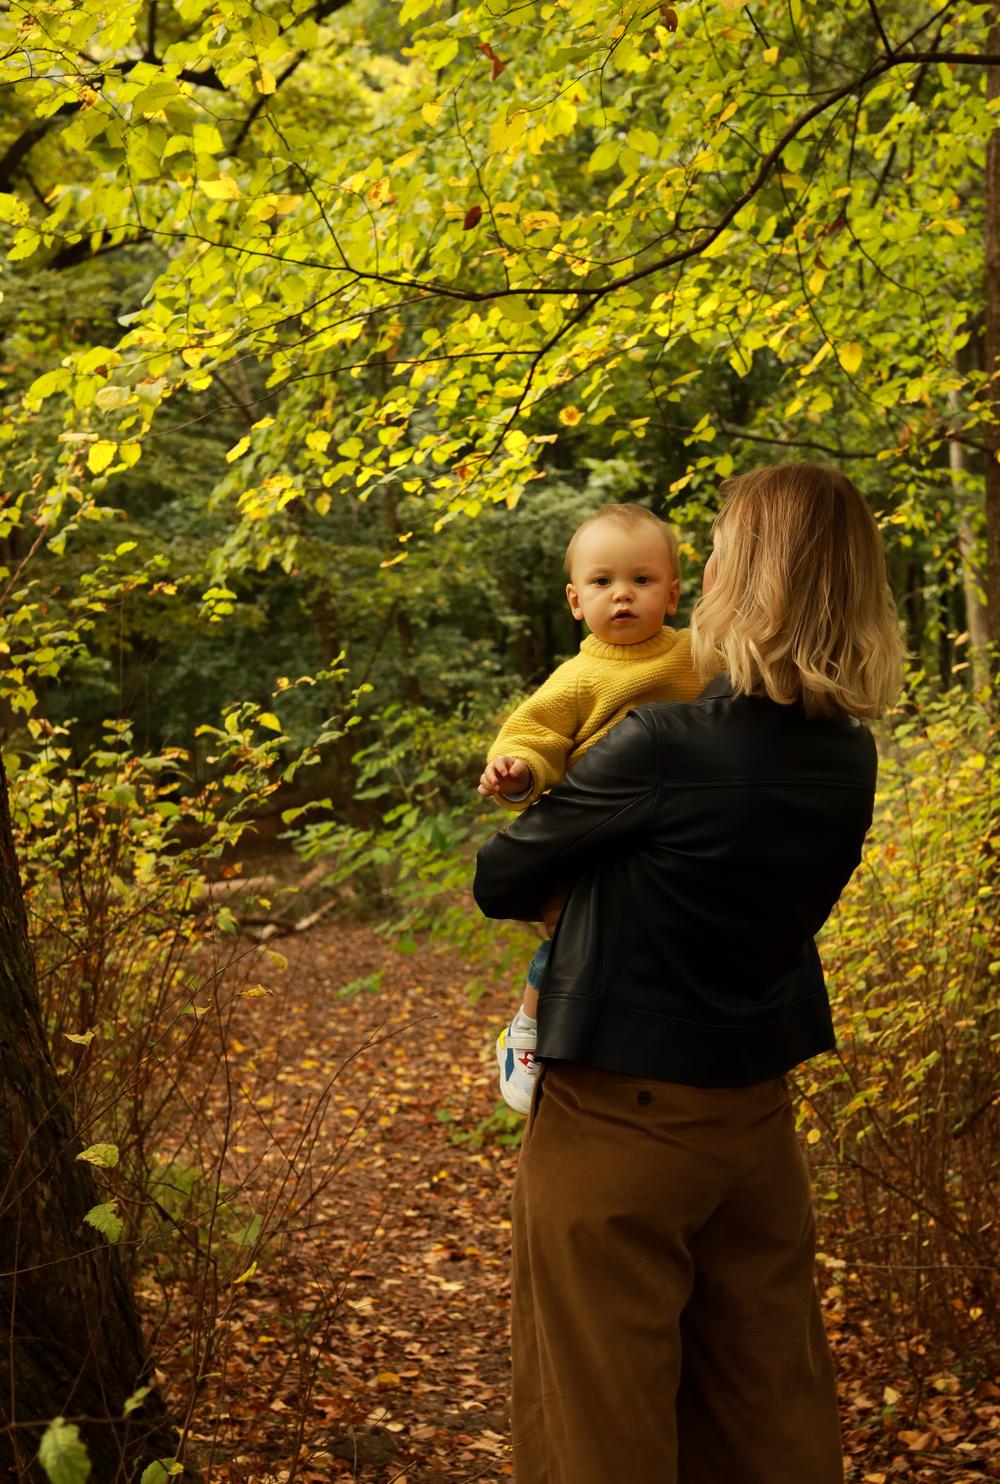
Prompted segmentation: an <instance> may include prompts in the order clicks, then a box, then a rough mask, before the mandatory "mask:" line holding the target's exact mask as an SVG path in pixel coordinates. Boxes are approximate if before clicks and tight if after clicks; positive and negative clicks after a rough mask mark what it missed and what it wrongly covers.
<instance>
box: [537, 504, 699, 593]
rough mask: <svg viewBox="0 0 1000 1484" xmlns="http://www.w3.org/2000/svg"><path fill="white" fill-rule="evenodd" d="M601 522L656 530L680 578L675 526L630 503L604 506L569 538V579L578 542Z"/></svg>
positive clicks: (567, 565)
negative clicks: (593, 526)
mask: <svg viewBox="0 0 1000 1484" xmlns="http://www.w3.org/2000/svg"><path fill="white" fill-rule="evenodd" d="M599 520H613V521H615V522H617V524H618V525H620V526H625V527H629V526H633V527H634V526H650V527H652V528H653V529H655V530H656V531H657V532H658V533H659V534H660V535H661V536H662V537H663V540H664V542H665V543H666V547H667V550H668V552H669V553H670V561H671V564H672V566H673V570H674V576H675V577H679V576H680V575H681V560H680V553H679V551H678V549H677V532H676V531H675V530H674V528H673V526H671V525H668V523H667V522H666V521H665V520H661V519H660V517H659V516H658V515H654V514H653V512H652V511H651V510H647V509H646V506H645V505H635V504H632V503H628V504H625V505H602V507H601V509H600V510H595V511H594V514H593V515H588V516H587V519H586V520H584V521H581V522H580V524H579V525H578V526H577V528H576V530H575V531H574V532H573V534H572V536H571V537H570V538H569V545H568V546H567V548H566V560H565V563H564V566H565V568H566V576H567V577H572V576H573V555H574V553H575V551H576V543H577V541H579V539H580V536H581V535H582V534H583V532H584V531H585V530H586V529H587V527H588V526H592V525H593V524H594V523H595V521H599Z"/></svg>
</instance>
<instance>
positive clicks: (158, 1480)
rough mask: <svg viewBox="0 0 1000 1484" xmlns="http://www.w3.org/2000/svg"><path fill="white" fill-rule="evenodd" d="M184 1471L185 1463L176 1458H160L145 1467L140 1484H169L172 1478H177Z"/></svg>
mask: <svg viewBox="0 0 1000 1484" xmlns="http://www.w3.org/2000/svg"><path fill="white" fill-rule="evenodd" d="M183 1472H184V1465H183V1464H182V1463H178V1462H177V1460H176V1458H158V1459H156V1461H155V1462H154V1463H151V1464H149V1465H148V1466H147V1467H146V1468H144V1469H143V1471H142V1478H141V1479H140V1480H139V1484H168V1481H169V1480H170V1479H176V1477H177V1475H178V1474H183Z"/></svg>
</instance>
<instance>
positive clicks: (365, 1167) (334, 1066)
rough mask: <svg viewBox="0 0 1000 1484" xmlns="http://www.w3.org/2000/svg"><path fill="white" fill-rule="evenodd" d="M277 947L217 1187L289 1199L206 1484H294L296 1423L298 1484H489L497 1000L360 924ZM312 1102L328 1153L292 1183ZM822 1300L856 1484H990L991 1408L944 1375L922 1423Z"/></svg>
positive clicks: (246, 1329) (831, 1292) (830, 1277)
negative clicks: (264, 1190) (472, 992)
mask: <svg viewBox="0 0 1000 1484" xmlns="http://www.w3.org/2000/svg"><path fill="white" fill-rule="evenodd" d="M277 946H278V948H280V950H281V952H282V953H283V954H284V955H285V956H286V957H287V960H288V965H287V968H284V969H282V968H281V967H280V966H279V965H277V964H274V963H271V964H270V967H269V968H265V969H264V970H263V971H262V974H261V978H262V983H263V984H265V985H266V988H267V989H268V990H269V991H270V994H269V995H268V996H267V997H259V998H250V999H248V1000H246V1001H245V1002H244V1006H243V1007H241V1009H240V1012H239V1017H238V1021H237V1023H236V1025H235V1027H234V1029H235V1031H236V1036H235V1038H234V1041H233V1050H234V1062H235V1064H236V1066H237V1068H238V1069H239V1068H240V1067H245V1080H246V1085H247V1086H248V1087H249V1086H251V1085H254V1086H256V1087H257V1089H258V1092H257V1093H256V1094H255V1097H254V1116H253V1117H252V1118H251V1119H249V1120H246V1121H245V1122H244V1124H243V1125H242V1126H241V1127H238V1128H236V1129H235V1130H234V1131H233V1135H232V1149H233V1153H232V1162H233V1167H232V1171H231V1174H232V1177H233V1178H234V1179H235V1180H237V1181H240V1180H244V1179H247V1180H248V1181H249V1182H250V1183H252V1179H251V1177H250V1176H248V1174H247V1172H248V1170H249V1171H251V1172H253V1171H257V1172H258V1174H259V1171H260V1170H261V1169H264V1170H267V1169H271V1170H272V1171H273V1172H274V1173H275V1174H276V1175H280V1173H281V1169H282V1167H283V1163H282V1162H283V1161H284V1162H285V1165H286V1166H287V1167H289V1168H290V1167H291V1164H295V1165H296V1167H297V1168H298V1170H299V1172H300V1180H299V1184H298V1186H297V1187H293V1186H291V1185H286V1187H285V1188H284V1190H283V1192H282V1199H283V1200H285V1201H286V1202H287V1206H288V1219H289V1221H290V1223H291V1225H292V1227H293V1228H297V1229H296V1231H295V1235H294V1236H293V1237H292V1238H291V1239H289V1241H288V1242H287V1243H286V1245H285V1247H284V1249H283V1251H282V1255H281V1258H280V1261H278V1260H275V1261H273V1262H269V1261H268V1259H267V1255H266V1254H264V1256H263V1257H262V1260H261V1262H260V1264H259V1268H258V1271H256V1272H255V1273H254V1274H252V1275H251V1276H250V1277H248V1278H246V1279H245V1281H243V1282H242V1283H241V1285H240V1287H239V1290H238V1299H237V1300H236V1301H235V1307H234V1309H233V1311H232V1312H231V1313H230V1315H229V1318H228V1320H227V1324H228V1331H227V1333H228V1339H227V1343H226V1346H225V1347H224V1349H225V1353H224V1361H223V1362H222V1364H221V1365H220V1374H221V1375H222V1377H223V1380H221V1381H219V1382H218V1383H217V1386H218V1401H217V1403H216V1407H217V1416H216V1418H215V1420H214V1423H213V1426H212V1428H211V1429H206V1428H205V1427H204V1425H202V1430H201V1432H200V1433H197V1434H195V1438H196V1443H197V1444H198V1445H199V1446H201V1447H202V1448H203V1449H204V1450H205V1457H206V1460H207V1458H208V1457H211V1458H212V1459H213V1462H212V1463H211V1466H210V1468H209V1471H208V1472H209V1475H210V1479H211V1481H212V1484H280V1481H283V1480H287V1479H288V1477H289V1464H290V1460H291V1458H293V1457H295V1456H296V1446H295V1438H294V1434H295V1426H294V1423H295V1419H296V1418H297V1417H301V1418H302V1431H301V1446H300V1448H299V1451H298V1457H299V1460H300V1462H299V1471H298V1473H297V1474H296V1478H297V1479H299V1480H302V1481H305V1484H319V1481H324V1480H336V1479H343V1478H353V1479H357V1480H359V1481H362V1484H391V1481H396V1484H404V1481H405V1484H465V1481H470V1484H471V1481H472V1480H479V1481H483V1484H502V1481H505V1480H507V1479H509V1477H510V1474H511V1465H510V1453H509V1446H508V1440H507V1402H508V1374H509V1368H508V1350H507V1323H508V1310H509V1281H508V1272H507V1263H508V1253H509V1237H510V1228H509V1221H508V1202H509V1195H510V1186H511V1183H512V1179H513V1174H514V1167H515V1162H516V1151H515V1150H514V1149H513V1148H511V1147H509V1145H505V1144H504V1143H502V1142H500V1138H502V1136H503V1134H504V1132H505V1130H504V1123H503V1119H502V1118H498V1117H497V1114H496V1091H495V1063H494V1060H493V1053H492V1038H493V1035H494V1034H495V1029H496V1027H497V1026H498V1025H499V1023H500V1022H501V1020H502V1018H503V1016H504V1013H505V1012H506V1013H509V1007H510V1006H511V1005H512V1004H513V1002H514V996H513V993H512V991H511V987H510V985H509V984H504V983H497V984H494V985H493V986H491V987H488V988H487V991H486V994H485V995H484V997H483V998H481V999H480V1000H479V1001H478V1003H476V1004H471V1003H470V1001H469V999H468V997H467V995H466V993H465V988H464V987H465V985H466V983H467V982H468V981H469V980H470V978H471V977H472V974H473V969H472V966H471V965H470V964H467V963H464V962H463V961H462V960H461V958H460V957H459V956H458V955H457V954H456V953H455V952H454V951H447V952H439V953H435V952H431V951H422V952H417V953H414V954H404V953H401V952H399V951H398V950H395V949H393V948H391V947H389V946H387V944H386V943H385V941H384V940H382V939H380V938H378V937H377V935H376V934H375V933H374V931H373V930H372V928H371V927H370V926H368V925H364V924H348V923H338V922H334V923H329V924H325V925H323V926H322V927H318V928H316V929H314V930H313V931H311V932H309V933H307V934H304V935H303V936H302V937H301V938H298V939H294V940H286V941H285V942H283V943H280V944H278V945H277ZM530 948H531V942H530V939H529V938H528V936H527V935H526V936H525V957H526V958H527V957H528V955H529V953H530ZM254 972H255V973H256V972H257V970H256V969H255V971H254ZM359 982H360V983H361V985H362V987H360V988H357V989H356V990H355V991H354V992H351V993H346V994H345V993H344V989H345V986H351V985H357V984H358V983H359ZM331 1079H333V1080H332V1082H331ZM237 1080H239V1078H237ZM327 1091H328V1094H329V1102H328V1105H326V1108H325V1114H324V1119H323V1126H322V1129H321V1131H320V1136H319V1138H318V1139H316V1141H315V1143H314V1144H313V1145H312V1146H310V1147H309V1148H307V1149H302V1150H300V1151H299V1152H298V1154H297V1155H294V1153H293V1158H292V1159H291V1160H289V1151H290V1150H292V1151H294V1145H295V1141H296V1140H297V1139H298V1138H299V1137H300V1130H301V1125H302V1122H303V1117H302V1115H303V1111H304V1110H308V1108H309V1107H310V1106H312V1105H313V1104H314V1103H315V1101H316V1099H320V1100H321V1101H322V1099H323V1098H324V1096H326V1093H327ZM484 1125H487V1126H486V1127H484ZM508 1132H509V1130H508ZM241 1161H242V1165H241ZM824 1281H825V1282H828V1283H829V1284H830V1286H829V1288H828V1291H827V1296H826V1308H827V1314H828V1322H829V1327H830V1330H831V1333H832V1336H833V1343H834V1349H835V1353H836V1356H837V1361H838V1365H839V1371H840V1377H841V1381H840V1387H841V1394H842V1411H843V1416H844V1420H845V1450H846V1453H847V1455H848V1460H849V1466H848V1474H847V1477H848V1480H849V1484H893V1481H899V1480H903V1481H906V1484H916V1481H921V1484H924V1481H927V1484H931V1481H933V1484H976V1481H981V1480H989V1479H997V1478H1000V1467H997V1466H996V1459H997V1456H998V1454H997V1446H998V1435H997V1406H996V1397H997V1396H1000V1393H997V1390H996V1388H995V1387H994V1388H992V1390H991V1389H990V1387H989V1385H988V1383H984V1384H983V1385H980V1386H979V1387H977V1389H976V1391H975V1393H973V1394H962V1393H961V1391H960V1388H959V1384H958V1381H957V1380H954V1381H953V1379H952V1378H951V1377H950V1375H946V1376H945V1377H944V1379H943V1380H941V1381H940V1384H936V1385H935V1386H932V1387H931V1388H930V1389H929V1391H928V1393H927V1394H926V1395H925V1396H922V1398H921V1399H920V1400H919V1401H916V1400H915V1399H914V1391H915V1388H914V1384H913V1382H912V1380H910V1379H908V1378H907V1377H906V1376H905V1374H904V1375H902V1377H901V1376H900V1375H898V1374H894V1372H895V1371H897V1370H898V1367H896V1366H894V1365H893V1363H892V1362H891V1361H887V1360H886V1357H885V1355H884V1353H880V1352H879V1350H878V1346H877V1345H876V1344H875V1343H874V1339H873V1331H870V1327H869V1325H868V1323H867V1322H866V1320H865V1319H864V1318H863V1317H861V1318H858V1317H857V1316H853V1315H851V1314H849V1313H845V1312H844V1311H843V1306H842V1305H843V1299H842V1294H841V1293H840V1290H839V1288H838V1286H837V1284H836V1273H835V1272H834V1273H832V1274H826V1275H823V1274H822V1273H821V1287H822V1286H823V1283H824ZM311 1309H318V1310H324V1309H325V1310H326V1312H327V1313H328V1317H329V1319H330V1324H329V1328H328V1331H327V1333H326V1334H325V1335H324V1333H323V1332H322V1330H321V1331H319V1332H316V1331H315V1330H314V1331H313V1332H312V1333H310V1326H309V1324H308V1323H307V1322H306V1318H305V1316H306V1315H307V1314H308V1313H309V1311H310V1310H311ZM165 1370H166V1371H167V1374H168V1375H169V1365H168V1364H165ZM887 1385H888V1386H891V1389H892V1391H891V1393H887V1392H886V1391H885V1388H886V1386H887ZM892 1393H895V1394H896V1401H895V1402H894V1403H888V1404H887V1399H888V1397H889V1396H890V1395H891V1394H892ZM908 1402H913V1407H912V1409H911V1413H910V1420H907V1415H906V1413H907V1404H908ZM921 1408H922V1409H923V1410H920V1409H921ZM920 1419H922V1420H920ZM199 1440H200V1442H199ZM609 1484H610V1481H609ZM720 1484H722V1481H720Z"/></svg>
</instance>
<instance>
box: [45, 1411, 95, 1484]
mask: <svg viewBox="0 0 1000 1484" xmlns="http://www.w3.org/2000/svg"><path fill="white" fill-rule="evenodd" d="M38 1462H39V1463H40V1464H41V1466H42V1468H43V1469H44V1470H45V1477H46V1478H47V1479H48V1480H49V1484H86V1481H87V1480H88V1479H89V1478H90V1459H89V1458H88V1457H87V1449H86V1446H85V1445H84V1442H83V1439H82V1438H81V1437H80V1429H79V1428H78V1427H77V1425H76V1423H75V1422H67V1421H66V1420H65V1418H63V1417H56V1418H54V1419H53V1421H52V1422H50V1423H49V1425H48V1427H47V1428H46V1429H45V1431H44V1433H43V1434H42V1441H41V1442H40V1443H39V1445H38Z"/></svg>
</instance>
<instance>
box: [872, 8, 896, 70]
mask: <svg viewBox="0 0 1000 1484" xmlns="http://www.w3.org/2000/svg"><path fill="white" fill-rule="evenodd" d="M868 9H869V10H870V11H871V15H872V20H873V21H874V22H875V29H876V31H877V32H878V35H879V40H880V41H881V43H882V46H883V47H884V49H885V54H886V56H887V57H891V56H892V55H893V48H892V43H891V42H890V40H889V38H888V36H887V35H886V34H885V27H884V26H883V24H882V17H881V16H880V15H879V13H878V6H877V5H876V3H875V0H868Z"/></svg>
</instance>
